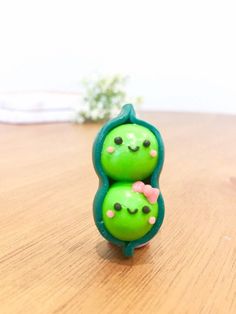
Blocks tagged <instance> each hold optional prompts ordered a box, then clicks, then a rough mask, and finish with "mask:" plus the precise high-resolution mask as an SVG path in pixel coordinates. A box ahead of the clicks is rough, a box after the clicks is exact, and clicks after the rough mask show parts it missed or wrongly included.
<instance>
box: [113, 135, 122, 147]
mask: <svg viewBox="0 0 236 314" xmlns="http://www.w3.org/2000/svg"><path fill="white" fill-rule="evenodd" d="M114 142H115V143H116V144H117V145H121V144H122V143H123V140H122V137H120V136H118V137H115V138H114Z"/></svg>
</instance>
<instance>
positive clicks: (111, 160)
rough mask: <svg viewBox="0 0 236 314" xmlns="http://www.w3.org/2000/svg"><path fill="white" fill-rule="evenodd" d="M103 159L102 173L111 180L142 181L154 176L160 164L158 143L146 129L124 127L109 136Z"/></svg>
mask: <svg viewBox="0 0 236 314" xmlns="http://www.w3.org/2000/svg"><path fill="white" fill-rule="evenodd" d="M101 156H102V157H101V162H102V166H103V169H104V171H105V172H106V174H107V175H108V176H109V177H111V178H112V179H114V180H117V181H135V180H143V179H145V178H147V177H149V176H150V175H151V173H152V172H153V170H154V168H155V166H156V164H157V160H158V143H157V140H156V138H155V136H154V134H153V133H152V132H151V131H149V130H148V129H147V128H145V127H143V126H141V125H137V124H124V125H120V126H118V127H116V128H114V129H113V130H112V131H111V132H109V133H108V135H107V136H106V138H105V141H104V144H103V148H102V154H101Z"/></svg>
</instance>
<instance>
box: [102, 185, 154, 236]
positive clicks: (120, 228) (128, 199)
mask: <svg viewBox="0 0 236 314" xmlns="http://www.w3.org/2000/svg"><path fill="white" fill-rule="evenodd" d="M102 211H103V214H102V215H103V221H104V224H105V226H106V228H107V230H108V231H109V232H110V233H111V234H112V235H113V236H114V237H116V238H117V239H119V240H123V241H133V240H137V239H139V238H142V237H143V236H144V235H145V234H147V233H148V231H150V229H151V228H152V226H153V225H154V223H155V222H156V219H157V215H158V204H157V203H156V202H155V203H154V204H151V203H150V202H149V201H148V200H147V198H146V197H145V195H144V194H143V193H139V192H136V191H134V189H133V184H132V183H123V182H118V183H115V184H113V185H112V187H111V188H110V189H109V191H108V193H107V195H106V197H105V199H104V202H103V206H102Z"/></svg>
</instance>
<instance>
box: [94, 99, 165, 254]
mask: <svg viewBox="0 0 236 314" xmlns="http://www.w3.org/2000/svg"><path fill="white" fill-rule="evenodd" d="M163 161H164V145H163V141H162V138H161V135H160V133H159V132H158V130H157V129H156V128H155V127H154V126H152V125H151V124H149V123H147V122H145V121H142V120H139V119H137V118H136V116H135V111H134V109H133V106H132V105H130V104H128V105H125V106H124V107H123V108H122V111H121V113H120V114H119V115H118V116H117V117H116V118H114V119H112V120H110V121H108V122H107V123H106V124H105V125H104V126H103V127H102V129H101V130H100V132H99V133H98V135H97V137H96V139H95V142H94V145H93V164H94V168H95V170H96V172H97V175H98V177H99V188H98V190H97V193H96V195H95V198H94V203H93V214H94V220H95V224H96V226H97V228H98V230H99V231H100V233H101V235H102V236H103V237H104V238H105V239H107V240H108V241H109V242H111V243H113V244H115V245H117V246H120V247H121V248H122V250H123V253H124V255H125V256H132V255H133V254H134V249H135V248H137V247H140V246H143V245H145V244H146V243H147V242H149V241H150V240H151V239H152V238H153V237H154V236H155V234H156V233H157V232H158V230H159V229H160V227H161V225H162V222H163V219H164V211H165V209H164V201H163V197H162V194H161V192H160V188H159V176H160V172H161V169H162V166H163Z"/></svg>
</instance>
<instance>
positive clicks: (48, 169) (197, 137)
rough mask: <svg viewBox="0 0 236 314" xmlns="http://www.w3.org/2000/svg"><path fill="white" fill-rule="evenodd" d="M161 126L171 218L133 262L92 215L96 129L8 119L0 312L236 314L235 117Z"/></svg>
mask: <svg viewBox="0 0 236 314" xmlns="http://www.w3.org/2000/svg"><path fill="white" fill-rule="evenodd" d="M141 116H142V118H144V119H146V120H149V121H150V122H151V123H153V124H155V125H156V126H158V128H159V129H160V130H161V132H162V134H163V137H164V140H165V144H166V162H165V166H164V171H163V173H162V176H161V188H162V192H163V195H164V198H165V202H166V218H165V221H164V224H163V226H162V228H161V231H160V232H159V233H158V235H157V236H156V237H155V238H154V239H153V241H152V242H151V245H150V246H149V247H145V248H142V249H139V250H137V251H136V253H135V256H134V257H133V258H130V259H125V258H123V257H122V255H121V253H120V250H119V249H117V248H115V247H112V246H110V245H109V244H108V243H107V242H106V241H105V240H104V239H103V238H102V237H101V236H100V234H99V233H98V231H97V229H96V228H95V225H94V223H93V217H92V200H93V196H94V194H95V192H96V189H97V184H98V179H97V177H96V175H95V173H94V171H93V167H92V162H91V147H92V142H93V139H94V136H95V134H96V132H97V131H98V128H99V126H98V125H80V126H78V125H73V124H51V125H50V124H48V125H36V126H9V125H1V126H0V180H1V181H0V206H1V207H0V313H1V314H5V313H10V314H15V313H22V314H28V313H30V314H32V313H34V314H35V313H43V314H47V313H70V314H74V313H76V314H77V313H109V314H110V313H148V314H149V313H174V314H176V313H177V314H178V313H179V314H183V313H191V314H194V313H214V314H217V313H220V314H222V313H227V314H228V313H236V117H235V116H222V115H203V114H180V113H173V114H170V113H152V114H150V113H149V114H142V115H141Z"/></svg>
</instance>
